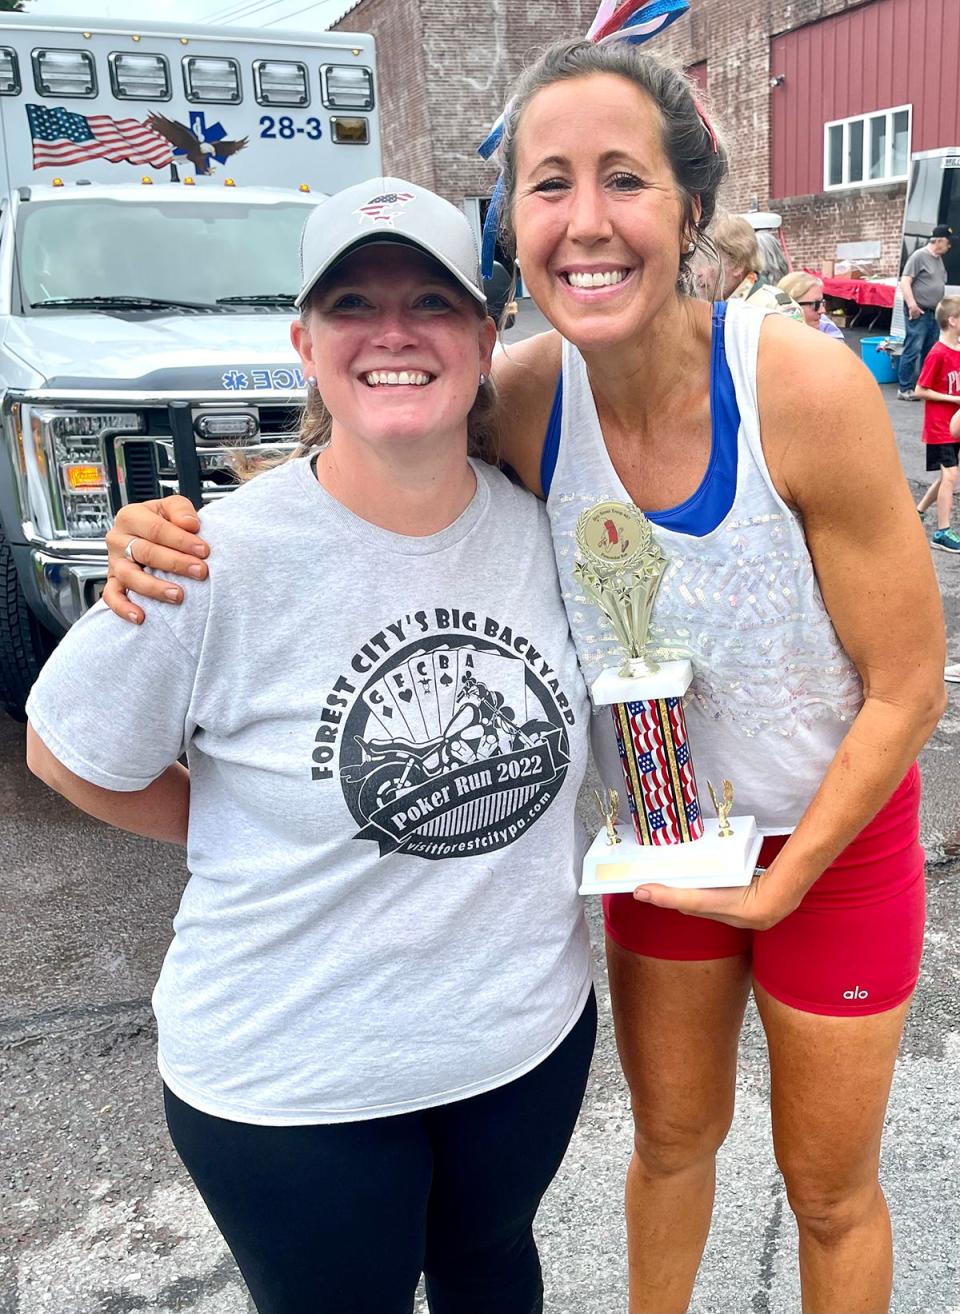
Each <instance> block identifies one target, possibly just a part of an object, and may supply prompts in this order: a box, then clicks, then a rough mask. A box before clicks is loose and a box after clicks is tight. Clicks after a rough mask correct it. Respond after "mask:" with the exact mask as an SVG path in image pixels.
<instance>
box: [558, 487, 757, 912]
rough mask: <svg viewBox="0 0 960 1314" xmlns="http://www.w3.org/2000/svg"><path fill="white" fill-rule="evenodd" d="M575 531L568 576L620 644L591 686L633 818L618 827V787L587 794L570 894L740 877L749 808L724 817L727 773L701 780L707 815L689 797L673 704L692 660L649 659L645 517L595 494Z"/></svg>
mask: <svg viewBox="0 0 960 1314" xmlns="http://www.w3.org/2000/svg"><path fill="white" fill-rule="evenodd" d="M576 540H577V551H578V555H579V558H580V559H579V560H578V561H577V563H576V565H575V566H574V567H573V576H574V579H575V580H576V582H577V583H578V584H579V585H580V587H581V588H582V589H583V592H584V593H585V594H586V596H587V598H588V599H589V600H590V601H591V602H593V603H594V605H595V606H597V607H599V609H600V610H601V611H602V612H603V614H604V616H606V618H607V620H608V621H609V622H610V625H611V626H612V628H613V632H614V634H615V635H616V637H617V641H618V643H619V645H620V647H621V649H622V650H623V657H624V660H623V663H622V665H621V666H620V667H619V668H615V667H610V668H608V669H607V670H604V671H602V672H601V673H600V675H599V676H598V677H597V679H596V680H595V681H594V683H593V686H592V688H591V690H590V693H591V696H592V698H593V702H594V704H595V705H596V706H603V705H604V704H606V705H609V707H610V709H611V712H612V715H613V725H614V733H615V734H616V739H617V749H618V753H619V757H620V765H621V767H622V769H623V779H624V785H625V792H626V799H627V803H628V805H629V809H630V818H631V821H632V823H633V824H632V826H631V827H630V828H629V830H628V829H627V828H626V827H622V828H621V829H622V830H623V834H622V835H621V834H619V833H618V831H617V812H618V810H619V797H618V795H617V791H616V790H613V789H610V790H609V792H608V793H606V794H604V795H600V794H598V795H597V802H598V804H599V806H600V810H601V815H602V817H603V821H604V827H605V829H604V830H603V831H601V832H600V834H598V835H597V837H596V839H595V840H594V842H593V844H592V845H591V847H590V849H589V851H588V853H587V856H586V858H585V860H584V864H583V881H582V884H581V886H580V893H581V894H597V893H616V892H622V891H627V890H633V889H635V888H636V887H637V886H638V885H643V884H646V883H647V882H658V883H661V884H664V885H679V886H687V887H693V888H705V887H708V886H722V885H748V884H749V883H750V881H751V879H752V877H753V870H754V864H755V862H756V858H757V854H758V853H759V851H760V842H761V841H760V835H759V834H758V832H757V827H756V822H755V821H754V819H753V817H731V816H730V809H731V808H732V806H733V784H732V782H731V781H729V780H726V779H725V780H723V781H722V782H721V791H722V792H721V795H720V796H718V795H717V794H716V792H715V791H714V789H713V786H712V785H710V784H709V782H708V788H709V790H710V797H711V799H712V801H713V805H714V808H715V810H716V813H717V820H716V821H714V820H713V819H708V820H705V819H704V816H703V812H702V809H701V806H700V797H699V794H698V792H697V780H696V775H695V773H694V768H693V757H692V753H691V748H690V744H689V741H688V738H687V726H686V719H685V717H684V712H683V697H684V694H685V693H686V692H687V689H688V688H689V686H690V683H691V681H692V679H693V667H692V665H691V663H690V662H689V661H688V660H681V661H664V662H659V663H658V662H657V661H655V660H654V658H653V657H652V656H651V654H650V653H649V651H648V638H649V630H650V619H651V616H652V613H653V605H654V602H655V600H656V595H657V589H658V588H659V586H660V580H661V577H662V575H663V571H664V569H665V567H666V564H667V559H666V557H665V556H664V554H663V552H662V551H661V549H660V546H659V544H658V543H657V541H656V539H655V538H654V533H653V527H652V526H651V524H650V522H649V520H647V518H646V516H645V515H644V514H643V512H642V511H640V510H639V509H638V508H637V507H635V506H632V505H630V504H627V503H624V502H612V501H611V502H601V503H599V504H598V505H597V506H594V507H591V508H590V509H589V510H587V511H584V512H583V514H582V515H581V516H580V518H579V520H578V521H577V530H576ZM608 783H609V782H608ZM615 845H616V846H617V847H616V848H615V849H614V846H615Z"/></svg>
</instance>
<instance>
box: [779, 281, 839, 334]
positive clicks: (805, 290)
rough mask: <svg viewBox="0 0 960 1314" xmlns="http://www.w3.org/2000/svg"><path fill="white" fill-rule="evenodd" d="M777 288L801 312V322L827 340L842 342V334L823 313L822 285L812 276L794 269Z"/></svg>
mask: <svg viewBox="0 0 960 1314" xmlns="http://www.w3.org/2000/svg"><path fill="white" fill-rule="evenodd" d="M777 287H778V288H779V289H780V291H781V292H786V294H787V296H788V297H791V298H792V299H793V300H794V301H795V302H796V303H797V305H798V306H799V307H800V309H801V310H802V311H803V322H804V323H805V324H808V325H809V326H810V328H815V329H819V330H820V332H821V333H826V335H827V337H828V338H838V339H839V340H840V341H841V342H843V341H844V337H843V334H842V333H841V332H840V330H839V329H838V328H837V326H836V324H834V322H833V320H832V319H831V318H830V316H829V315H825V314H824V313H823V305H824V302H823V284H822V283H821V282H820V280H819V278H815V277H814V275H813V274H808V273H806V271H805V270H803V269H795V270H794V271H793V273H792V274H785V275H784V276H783V278H781V280H780V282H779V283H778V284H777Z"/></svg>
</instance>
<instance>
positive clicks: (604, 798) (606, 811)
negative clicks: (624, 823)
mask: <svg viewBox="0 0 960 1314" xmlns="http://www.w3.org/2000/svg"><path fill="white" fill-rule="evenodd" d="M593 796H594V798H595V799H596V800H597V807H598V808H599V809H600V818H601V820H602V821H603V824H604V827H605V829H606V835H607V843H608V844H619V843H620V836H619V835H618V834H617V818H618V817H619V815H620V795H619V794H618V793H617V791H616V790H615V789H605V790H604V791H603V793H602V794H601V793H600V791H599V789H595V790H594V791H593Z"/></svg>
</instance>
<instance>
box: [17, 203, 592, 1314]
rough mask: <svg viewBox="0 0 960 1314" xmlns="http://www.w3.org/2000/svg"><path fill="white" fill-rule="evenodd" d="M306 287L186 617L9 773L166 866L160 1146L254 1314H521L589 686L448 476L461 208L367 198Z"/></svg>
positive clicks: (563, 1019) (550, 1112) (337, 228)
mask: <svg viewBox="0 0 960 1314" xmlns="http://www.w3.org/2000/svg"><path fill="white" fill-rule="evenodd" d="M386 192H391V193H394V194H397V195H399V196H400V198H401V200H400V201H399V202H398V204H397V206H396V207H395V210H394V212H393V213H392V215H391V220H390V225H389V226H386V225H383V224H380V225H379V226H378V225H377V220H376V217H375V215H373V214H372V213H371V207H372V202H373V200H374V198H377V197H382V195H383V194H384V193H386ZM301 260H302V265H303V271H302V286H301V290H300V294H299V296H298V297H297V301H296V305H297V306H298V307H299V308H300V311H301V314H300V318H299V319H297V320H295V321H294V323H293V324H292V326H291V337H292V340H293V345H294V348H295V349H296V351H297V353H298V354H299V356H300V359H301V362H302V364H303V372H304V375H305V376H306V377H307V385H308V400H307V408H306V412H305V415H304V420H303V425H302V428H301V433H300V444H299V447H298V449H297V450H296V451H295V452H294V453H293V455H292V457H291V458H290V459H289V460H285V461H283V462H282V463H279V464H276V465H275V466H274V468H273V469H269V470H267V471H266V472H265V473H261V474H258V475H257V477H256V478H252V479H250V480H249V481H248V482H246V483H244V484H243V485H242V486H241V487H240V488H239V489H238V490H237V491H236V492H235V493H233V494H232V496H231V497H229V498H227V499H225V500H224V501H221V502H217V503H216V504H215V505H214V506H212V507H208V508H206V510H205V511H204V512H203V514H202V527H203V532H204V534H205V535H206V536H207V537H208V538H209V540H210V543H211V546H212V547H213V548H214V549H215V552H216V558H215V560H216V569H215V570H214V571H213V572H211V576H210V579H209V581H208V583H206V584H201V583H198V584H197V585H196V587H195V588H193V589H191V590H190V592H189V594H188V596H187V598H186V600H185V602H184V604H183V606H182V607H180V608H160V607H158V606H156V605H155V604H153V603H152V602H150V601H148V600H147V599H146V598H144V606H145V609H146V611H147V612H148V613H149V623H148V624H147V625H145V626H143V628H142V629H137V628H135V627H133V626H131V625H126V624H123V623H121V622H119V621H118V620H117V619H116V617H115V616H113V615H112V614H111V613H110V612H109V611H108V610H107V609H106V608H105V607H102V606H98V607H94V608H93V609H92V610H91V611H89V612H88V613H87V614H86V615H85V616H84V617H83V619H82V620H81V621H80V622H79V623H78V624H77V625H75V626H74V627H73V629H72V630H71V631H70V633H69V634H68V635H67V636H66V638H65V639H64V640H63V643H62V644H61V645H60V647H59V648H58V649H57V651H56V652H55V653H54V655H53V657H52V658H51V659H50V661H49V662H48V663H47V665H46V667H45V668H44V670H43V673H42V674H41V676H40V678H39V680H38V682H37V684H36V685H35V686H34V689H33V692H32V693H31V695H30V700H29V703H28V707H27V710H28V714H29V717H30V725H29V727H28V762H29V765H30V768H31V770H33V771H34V772H35V773H36V774H37V775H39V776H40V778H41V779H43V780H45V781H46V782H47V783H48V784H49V785H51V786H52V787H53V788H54V789H56V790H58V791H59V792H60V793H62V794H63V795H64V796H65V797H66V798H68V799H69V800H70V801H71V802H73V803H75V804H76V805H77V806H78V807H81V808H83V809H84V810H85V811H87V812H90V813H91V814H92V815H94V816H97V817H100V818H101V819H102V820H104V821H108V822H110V823H111V824H112V825H115V826H120V827H122V828H123V829H125V830H131V831H133V832H135V833H138V834H146V835H153V836H155V837H156V838H159V839H165V840H168V841H170V842H172V843H176V844H186V845H187V860H188V865H189V867H190V873H191V874H190V879H189V881H188V883H187V887H186V889H185V891H184V894H183V899H182V902H181V905H180V909H179V912H178V914H177V918H176V921H175V924H174V926H175V936H174V939H173V943H172V944H171V946H170V949H169V950H168V952H167V956H166V959H165V960H164V964H163V969H162V971H161V974H160V981H159V983H158V985H157V989H156V992H155V994H154V1006H155V1010H156V1014H157V1020H158V1030H159V1040H160V1045H159V1065H160V1071H161V1075H162V1077H163V1081H164V1103H165V1107H166V1113H167V1123H168V1126H169V1128H170V1133H171V1137H172V1139H173V1142H174V1145H175V1146H176V1149H177V1151H178V1153H179V1154H180V1156H181V1158H182V1159H183V1161H184V1164H185V1166H186V1168H187V1170H188V1171H189V1173H190V1175H191V1177H192V1178H193V1180H194V1182H195V1183H196V1185H197V1188H198V1190H199V1191H200V1193H201V1195H202V1196H203V1198H204V1201H205V1202H206V1204H207V1207H208V1208H209V1210H210V1212H211V1214H212V1215H213V1217H214V1219H215V1221H216V1223H217V1225H218V1226H219V1228H220V1230H221V1232H222V1233H223V1235H224V1237H225V1238H226V1240H227V1242H228V1244H229V1246H230V1248H231V1250H232V1251H233V1254H234V1256H235V1258H236V1260H237V1263H238V1264H239V1266H240V1269H241V1271H242V1273H243V1276H244V1279H245V1281H246V1283H247V1285H248V1287H249V1289H250V1291H251V1293H252V1295H253V1297H254V1300H255V1301H256V1307H257V1310H258V1311H259V1314H412V1312H413V1307H414V1298H415V1292H416V1288H417V1283H418V1280H419V1278H420V1274H421V1272H424V1273H425V1275H426V1291H427V1302H428V1305H429V1308H430V1310H431V1311H432V1312H433V1314H539V1312H540V1311H541V1310H542V1308H543V1284H542V1281H541V1276H540V1262H539V1258H538V1255H537V1246H536V1242H535V1240H534V1236H533V1231H532V1224H533V1219H534V1215H535V1214H536V1212H537V1209H538V1206H539V1204H540V1199H541V1196H542V1195H543V1193H544V1191H545V1190H546V1188H547V1186H548V1184H549V1182H550V1180H551V1178H552V1177H553V1176H554V1174H555V1173H556V1171H557V1169H558V1167H559V1165H560V1161H561V1160H562V1158H563V1155H564V1152H565V1150H566V1148H567V1144H568V1142H569V1139H570V1135H571V1133H572V1131H573V1126H574V1122H575V1120H576V1117H577V1112H578V1110H579V1108H580V1103H581V1100H582V1098H583V1092H584V1088H585V1085H586V1079H587V1070H588V1067H589V1063H590V1057H591V1054H592V1051H593V1043H594V1036H595V1032H596V1003H595V1000H594V996H593V991H592V987H591V979H590V977H591V972H590V942H589V936H588V934H587V928H586V923H585V919H584V915H583V908H582V905H581V902H580V900H579V897H578V895H577V884H578V880H577V873H576V872H575V863H574V859H575V855H576V852H577V847H578V842H577V830H578V822H577V819H576V811H575V805H576V798H577V792H578V788H579V785H580V782H581V780H582V778H583V773H584V769H585V765H586V757H587V722H588V709H587V696H586V689H585V688H584V686H583V681H582V678H581V676H580V673H579V670H578V667H577V660H576V654H575V651H574V647H573V643H572V642H571V639H570V632H569V629H568V627H567V622H566V617H565V614H564V608H563V603H562V601H561V599H560V593H559V589H558V587H557V580H556V573H555V570H554V564H553V551H552V549H551V542H550V530H549V526H548V523H547V517H546V514H545V513H544V511H543V509H542V507H540V506H539V505H538V503H537V500H536V498H534V497H533V496H532V495H531V494H530V493H528V492H525V491H524V490H523V489H521V488H519V487H517V486H516V485H515V484H513V483H511V482H510V481H509V480H508V479H507V478H506V476H505V475H504V474H502V473H501V472H500V471H499V470H497V469H496V468H494V467H493V466H492V465H489V464H485V463H484V462H483V461H479V460H469V459H468V450H469V447H468V444H470V445H472V446H473V447H474V449H475V450H477V449H478V448H479V447H480V445H481V443H482V442H483V440H486V442H485V443H483V450H486V451H490V452H491V453H492V451H493V448H492V444H491V443H490V437H491V432H492V431H493V428H494V424H493V421H494V417H493V414H492V411H493V396H492V392H491V387H490V384H489V382H488V374H489V372H490V368H491V356H492V351H493V345H494V341H495V338H496V330H495V327H494V324H493V321H492V320H491V319H490V318H489V317H488V316H487V313H486V305H485V301H484V296H483V293H482V291H481V290H480V280H479V269H478V265H477V251H476V246H475V245H474V240H473V234H472V233H471V231H470V226H469V224H468V223H467V221H466V219H465V218H464V216H463V214H462V213H461V212H460V211H459V210H457V209H456V208H455V207H454V206H453V205H451V204H450V203H449V202H447V201H444V200H441V199H440V197H438V196H435V195H433V194H432V193H431V192H428V191H426V190H425V189H423V188H421V187H417V186H414V184H412V183H408V182H404V181H402V180H400V179H396V178H374V179H372V180H371V181H369V182H367V183H360V184H358V185H357V186H355V187H352V188H348V189H347V190H346V191H342V192H339V193H337V195H336V196H333V197H331V198H328V199H327V200H325V201H323V202H322V203H321V204H320V205H318V206H317V208H316V209H315V210H314V211H313V212H312V213H311V215H310V218H309V219H308V221H307V224H306V227H305V229H304V234H303V240H302V244H301ZM147 546H148V545H146V544H144V547H147ZM498 560H499V561H500V562H501V563H502V569H501V570H500V571H498V570H497V569H496V562H497V561H498ZM318 568H319V569H320V570H321V572H322V575H323V579H322V582H321V583H320V585H319V587H318V586H317V570H318ZM152 582H153V583H154V584H160V583H162V580H158V579H156V578H154V579H153V581H152ZM508 635H509V636H510V637H509V638H508V637H507V636H508ZM79 690H87V694H85V695H84V696H82V697H78V691H79ZM118 691H121V695H122V696H119V697H118ZM318 727H319V728H318ZM184 749H186V750H187V752H188V757H189V766H190V770H189V775H188V772H187V771H186V770H185V768H184V767H183V766H181V765H180V764H179V762H178V760H177V759H178V758H179V757H180V755H181V753H182V752H183V751H184ZM521 767H522V774H523V781H522V785H521V787H519V788H518V787H517V786H516V784H515V782H516V780H517V776H518V774H519V771H518V768H521Z"/></svg>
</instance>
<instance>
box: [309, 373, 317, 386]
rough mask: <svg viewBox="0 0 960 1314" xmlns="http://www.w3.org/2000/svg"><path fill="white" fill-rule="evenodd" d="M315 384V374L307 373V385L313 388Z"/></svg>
mask: <svg viewBox="0 0 960 1314" xmlns="http://www.w3.org/2000/svg"><path fill="white" fill-rule="evenodd" d="M316 386H317V376H316V375H315V374H308V375H307V387H308V388H315V387H316Z"/></svg>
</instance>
